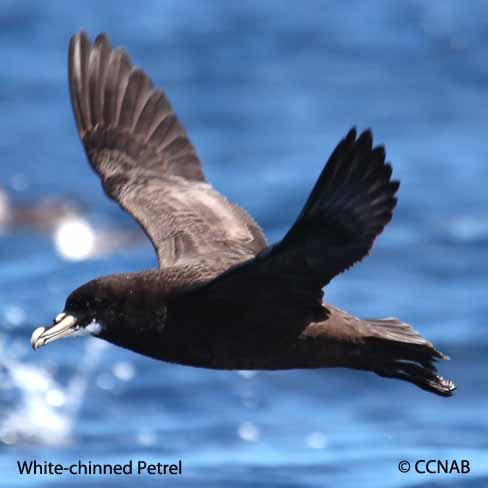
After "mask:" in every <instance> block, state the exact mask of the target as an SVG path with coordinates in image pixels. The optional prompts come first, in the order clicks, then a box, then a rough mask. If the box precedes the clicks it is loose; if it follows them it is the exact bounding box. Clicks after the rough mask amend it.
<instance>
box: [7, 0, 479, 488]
mask: <svg viewBox="0 0 488 488" xmlns="http://www.w3.org/2000/svg"><path fill="white" fill-rule="evenodd" d="M487 17H488V6H487V4H486V2H483V1H481V0H480V1H471V2H457V1H454V0H448V1H443V2H427V1H420V0H417V1H398V2H389V1H387V0H382V1H367V2H365V1H352V2H347V3H345V2H318V1H307V2H291V1H288V2H278V1H266V2H264V1H257V0H253V1H251V0H246V1H244V2H224V1H209V2H203V1H198V0H191V1H188V0H187V1H185V2H176V1H156V0H154V1H149V0H146V1H144V2H141V3H140V4H136V3H135V2H125V1H124V2H121V1H119V2H94V1H84V2H62V1H50V2H47V1H44V2H34V1H32V2H28V1H17V0H15V1H14V0H10V1H9V0H3V1H2V2H1V3H0V43H1V47H2V49H1V54H0V57H1V59H2V63H1V64H2V70H1V71H0V111H1V114H2V116H1V117H0V134H1V137H0V154H1V164H0V185H1V193H0V222H1V224H0V225H1V226H0V263H1V264H0V472H1V474H0V486H5V487H17V486H19V487H20V486H46V487H50V486H65V485H74V486H94V487H96V486H104V485H107V486H114V487H115V486H117V487H121V486H134V485H135V484H137V486H141V487H142V486H154V485H163V486H181V487H197V486H198V487H238V488H241V487H242V488H244V487H245V488H247V487H266V488H274V487H276V488H278V487H280V488H285V487H287V488H288V487H290V488H291V487H310V488H312V487H326V486H338V485H339V486H342V487H343V488H346V487H357V486H365V487H370V486H371V487H379V486H386V487H420V486H421V487H437V486H450V487H456V488H457V487H470V488H471V487H485V486H488V449H487V446H488V440H487V439H488V436H487V433H488V432H487V427H488V420H487V414H486V412H488V395H487V393H488V391H487V376H488V367H487V353H488V329H487V323H486V317H487V315H488V300H487V276H488V218H487V213H488V192H487V189H486V188H487V181H488V164H487V160H488V142H487V131H488V119H487V114H488V96H487V87H488V56H487V54H486V46H487V45H488V24H487V21H486V19H487ZM80 28H85V29H87V30H88V32H89V33H90V34H91V35H92V36H94V35H96V34H97V33H98V32H100V31H106V32H107V33H108V34H109V36H110V38H111V40H112V42H113V44H114V45H122V46H126V47H127V48H128V49H129V52H130V54H131V57H132V59H133V60H134V62H135V63H136V64H137V65H139V66H142V67H143V68H144V69H145V70H146V71H147V72H148V74H149V75H150V76H151V77H152V78H153V80H154V81H155V83H156V84H158V85H159V86H161V87H163V88H164V89H165V90H166V93H167V94H168V96H169V98H170V100H171V101H172V103H173V105H174V107H175V109H176V111H177V113H178V114H179V116H180V118H181V120H182V122H183V123H184V124H185V126H186V127H187V129H188V131H189V133H190V136H191V138H192V141H193V142H194V144H195V146H196V147H197V149H198V153H199V156H200V158H201V160H202V162H203V164H204V168H205V171H206V174H207V176H208V178H209V180H210V181H211V182H212V183H213V184H214V186H216V188H218V189H219V190H220V191H221V192H222V193H224V194H225V195H226V196H228V197H229V198H230V199H231V200H233V201H235V202H237V203H238V204H240V205H241V206H242V207H244V208H246V209H247V210H249V211H250V212H251V213H252V214H253V215H254V216H255V218H256V219H257V221H258V222H259V223H260V224H261V226H262V227H263V229H264V230H265V232H266V234H267V237H268V239H269V241H271V242H272V241H274V240H277V239H279V238H280V237H281V236H282V235H283V234H284V233H285V232H286V230H287V228H288V227H289V226H290V225H291V223H292V222H293V220H294V218H295V216H296V215H297V213H298V212H299V210H300V208H301V205H303V203H304V201H305V199H306V197H307V195H308V192H309V191H310V190H311V187H312V185H313V183H314V181H315V179H316V178H317V176H318V174H319V172H320V170H321V168H322V166H323V164H324V162H325V161H326V160H327V158H328V156H329V154H330V152H331V151H332V149H333V148H334V146H335V144H336V143H337V142H338V140H339V139H340V138H341V137H343V136H344V135H345V133H346V132H347V131H348V129H349V128H350V127H351V126H352V125H356V126H357V127H358V128H359V129H360V130H361V129H364V128H366V127H371V128H372V129H373V133H374V136H375V140H376V142H377V143H384V144H385V145H386V148H387V155H388V159H389V160H391V162H392V164H393V167H394V176H395V177H396V178H399V179H400V180H401V183H402V185H401V188H400V192H399V204H398V207H397V209H396V212H395V216H394V219H393V221H392V222H391V224H390V225H389V226H388V227H387V228H386V230H385V232H384V234H383V235H382V236H381V237H380V238H379V239H378V240H377V242H376V245H375V247H374V250H373V252H372V254H371V256H370V257H369V258H368V259H366V260H364V261H363V262H362V263H360V264H359V265H356V266H355V267H354V268H353V269H351V270H350V271H349V272H347V273H346V274H344V275H342V276H340V277H338V278H337V279H335V280H334V281H333V282H332V283H331V285H330V286H329V287H328V288H327V290H326V299H327V300H328V301H330V302H332V303H334V304H336V305H338V306H340V307H341V308H345V309H347V310H349V311H351V312H352V313H354V314H356V315H360V316H380V317H381V316H392V315H394V316H399V317H401V318H402V319H403V320H405V321H408V322H410V323H412V324H414V326H415V327H416V328H417V329H418V330H419V331H421V332H422V333H423V334H424V335H425V336H426V337H428V338H430V339H431V340H432V341H433V342H434V343H435V344H436V346H438V348H439V349H440V350H442V351H444V352H446V353H447V354H449V355H450V356H451V358H452V359H451V360H450V361H448V362H443V364H440V365H439V367H440V370H441V373H442V374H443V375H444V376H446V377H450V378H452V379H453V380H454V381H455V382H456V383H457V385H458V391H457V392H456V393H455V395H454V397H452V398H448V399H444V398H440V397H436V396H434V395H431V394H429V393H426V392H424V391H422V390H420V389H417V388H415V387H414V386H412V385H410V384H407V383H404V382H400V381H393V380H386V379H382V378H379V377H376V376H375V375H373V374H369V373H363V372H357V371H348V370H314V371H288V372H257V373H251V372H219V371H207V370H199V369H193V368H188V367H183V366H178V365H169V364H165V363H161V362H157V361H153V360H150V359H148V358H144V357H141V356H138V355H136V354H134V353H131V352H128V351H124V350H122V349H118V348H116V347H114V346H111V345H107V344H104V343H103V342H102V341H97V340H96V339H89V338H78V339H76V340H75V339H72V340H65V341H59V342H57V343H54V344H52V345H50V346H49V347H47V348H45V349H41V350H40V351H39V352H37V353H34V352H33V351H32V350H31V348H30V343H29V338H30V334H31V332H32V330H33V329H34V327H37V326H38V325H39V324H42V323H47V322H49V321H50V320H52V317H54V316H55V315H56V314H57V313H58V312H59V311H60V310H62V308H63V305H64V300H65V297H66V296H67V294H68V293H69V292H70V291H71V290H72V289H74V288H75V287H77V286H79V285H80V284H81V283H83V282H85V281H87V280H89V279H91V278H93V277H96V276H99V275H103V274H108V273H111V272H116V271H124V270H136V269H142V268H148V267H151V266H155V264H156V259H155V256H154V254H153V251H152V248H151V245H150V244H149V243H148V242H147V241H146V240H145V239H144V237H143V236H142V233H141V232H140V231H139V229H138V227H137V225H136V224H134V223H133V222H132V220H131V219H130V217H129V216H127V215H125V214H124V213H123V212H122V211H120V210H119V209H118V207H117V206H116V205H115V204H113V203H112V202H110V201H109V200H108V199H107V198H106V197H105V196H104V194H103V192H102V190H101V188H100V185H99V183H98V181H97V178H96V176H95V175H94V174H93V173H92V172H91V170H90V168H89V166H88V164H87V161H86V159H85V156H84V154H83V151H82V148H81V144H80V142H79V140H78V137H77V134H76V131H75V128H74V122H73V117H72V113H71V108H70V104H69V96H68V89H67V83H66V52H67V43H68V40H69V37H70V35H71V34H72V33H74V32H76V31H78V30H79V29H80ZM46 215H47V216H46ZM431 459H433V460H443V461H446V460H447V461H449V463H450V465H452V463H453V462H454V461H456V462H457V463H458V464H459V465H461V462H462V460H467V461H468V462H469V467H470V470H469V473H464V474H463V473H460V474H456V473H455V472H453V473H450V474H443V473H436V474H429V473H424V474H422V473H417V472H415V470H414V469H413V467H414V464H415V462H416V461H418V460H431ZM30 460H37V461H38V462H41V463H43V462H44V461H47V462H52V463H55V464H56V463H60V464H63V465H66V466H69V465H71V464H73V463H77V462H78V460H80V461H82V462H84V463H86V464H88V463H89V462H92V463H119V464H126V463H128V462H129V461H131V460H132V461H133V463H137V461H139V460H142V461H145V462H147V463H156V462H161V463H176V462H178V461H179V460H181V462H182V466H183V469H182V471H183V472H182V474H181V475H174V476H170V475H166V476H162V475H160V476H158V475H140V476H139V475H135V474H133V475H127V476H115V475H113V476H74V475H70V474H66V473H65V474H63V475H20V474H19V472H18V468H17V461H30ZM402 460H405V461H409V462H410V463H411V465H412V470H411V471H410V472H409V473H405V474H403V473H401V472H400V471H399V469H398V464H399V463H400V461H402ZM420 468H422V464H421V465H420Z"/></svg>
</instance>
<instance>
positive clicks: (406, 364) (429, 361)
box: [361, 318, 456, 396]
mask: <svg viewBox="0 0 488 488" xmlns="http://www.w3.org/2000/svg"><path fill="white" fill-rule="evenodd" d="M361 324H362V325H363V330H364V329H365V330H367V331H368V332H367V334H366V338H365V341H366V342H367V345H368V347H367V350H368V356H370V357H371V361H370V362H369V364H370V368H368V369H371V370H372V371H374V372H375V373H376V374H378V375H380V376H384V377H387V378H399V379H401V380H405V381H409V382H410V383H413V384H415V385H417V386H418V387H420V388H422V389H424V390H427V391H430V392H432V393H436V394H437V395H441V396H451V395H452V393H453V391H454V390H455V389H456V386H455V384H454V383H453V382H452V381H451V380H448V379H445V378H443V377H442V376H440V375H439V374H438V372H437V368H436V367H435V364H434V361H436V360H439V359H449V357H448V356H446V355H445V354H443V353H441V352H440V351H438V350H437V349H436V348H435V347H434V346H433V345H432V343H431V342H429V341H428V340H427V339H425V338H424V337H422V336H421V335H420V334H419V333H418V332H417V331H415V330H414V329H413V328H412V327H411V326H410V325H408V324H406V323H404V322H401V321H400V320H398V319H395V318H385V319H363V320H361Z"/></svg>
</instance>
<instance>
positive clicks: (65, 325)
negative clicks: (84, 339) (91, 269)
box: [31, 272, 166, 350]
mask: <svg viewBox="0 0 488 488" xmlns="http://www.w3.org/2000/svg"><path fill="white" fill-rule="evenodd" d="M165 314H166V306H165V297H164V291H162V290H161V288H160V287H159V286H158V283H157V281H155V280H152V279H151V273H150V272H141V273H119V274H114V275H110V276H105V277H101V278H97V279H95V280H92V281H89V282H88V283H85V284H84V285H82V286H80V287H79V288H77V289H76V290H74V291H73V292H72V293H71V294H70V295H69V296H68V298H67V300H66V304H65V307H64V310H63V311H62V312H61V313H59V314H58V315H56V317H55V318H54V320H53V323H52V324H51V325H48V326H41V327H38V328H37V329H36V330H34V332H33V333H32V337H31V344H32V347H33V348H34V350H37V349H39V348H40V347H42V346H44V345H46V344H48V343H50V342H53V341H56V340H58V339H62V338H63V337H70V336H78V335H94V336H99V337H101V338H102V339H105V340H108V341H109V342H112V343H115V344H119V343H120V342H121V341H122V342H123V341H124V339H126V338H130V337H131V336H133V335H134V334H136V333H142V332H143V331H144V330H145V329H148V328H150V327H159V326H161V325H162V324H164V320H165V318H166V317H165Z"/></svg>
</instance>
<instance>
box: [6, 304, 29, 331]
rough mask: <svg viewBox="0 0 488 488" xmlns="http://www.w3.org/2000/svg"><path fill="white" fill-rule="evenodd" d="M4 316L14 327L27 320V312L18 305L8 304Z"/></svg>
mask: <svg viewBox="0 0 488 488" xmlns="http://www.w3.org/2000/svg"><path fill="white" fill-rule="evenodd" d="M3 316H4V318H5V321H6V322H7V324H8V325H11V326H13V327H15V326H17V325H20V324H21V323H22V322H24V321H25V318H26V317H25V312H24V311H23V310H22V309H21V308H20V307H18V306H17V305H7V306H6V307H5V309H4V311H3Z"/></svg>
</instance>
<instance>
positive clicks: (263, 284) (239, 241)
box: [31, 32, 455, 396]
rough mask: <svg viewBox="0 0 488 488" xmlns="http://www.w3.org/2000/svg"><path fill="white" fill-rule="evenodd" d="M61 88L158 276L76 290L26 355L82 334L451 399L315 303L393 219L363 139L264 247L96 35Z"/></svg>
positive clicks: (368, 327) (423, 359)
mask: <svg viewBox="0 0 488 488" xmlns="http://www.w3.org/2000/svg"><path fill="white" fill-rule="evenodd" d="M69 85H70V92H71V102H72V104H73V111H74V115H75V119H76V124H77V127H78V131H79V134H80V137H81V140H82V141H83V145H84V147H85V151H86V154H87V156H88V159H89V161H90V164H91V166H92V167H93V169H94V170H95V171H96V172H97V174H98V175H99V177H100V179H101V181H102V185H103V189H104V190H105V193H106V194H107V195H108V196H109V197H110V198H112V199H113V200H115V201H116V202H118V204H119V205H120V206H121V207H122V208H123V209H124V210H126V211H127V212H129V213H130V214H131V215H132V216H133V217H134V218H135V219H136V220H137V222H139V224H140V225H141V227H142V228H143V230H144V231H145V233H146V234H147V236H148V237H149V239H150V240H151V242H152V244H153V246H154V248H155V250H156V253H157V256H158V261H159V267H158V268H157V269H151V270H147V271H140V272H134V273H120V274H113V275H109V276H103V277H100V278H96V279H94V280H92V281H90V282H88V283H85V284H84V285H82V286H81V287H79V288H78V289H76V290H75V291H73V292H72V293H71V294H70V296H69V297H68V299H67V300H66V305H65V308H64V311H63V312H62V313H60V314H59V315H58V316H57V317H56V318H55V319H54V322H53V324H52V325H50V326H46V327H39V328H37V329H36V330H35V331H34V333H33V334H32V339H31V342H32V346H33V348H34V349H38V348H39V347H41V346H43V345H45V344H47V343H49V342H51V341H54V340H57V339H59V338H62V337H67V336H70V335H73V334H75V333H80V332H87V333H92V334H93V335H97V336H98V337H100V338H102V339H105V340H107V341H109V342H112V343H113V344H116V345H118V346H122V347H125V348H127V349H131V350H133V351H136V352H138V353H141V354H144V355H146V356H150V357H152V358H155V359H160V360H164V361H170V362H174V363H180V364H186V365H191V366H200V367H205V368H216V369H229V370H231V369H246V370H253V369H254V370H255V369H266V370H277V369H291V368H327V367H346V368H354V369H363V370H368V371H373V372H375V373H377V374H379V375H380V376H385V377H391V378H399V379H402V380H406V381H409V382H411V383H414V384H415V385H417V386H419V387H420V388H423V389H425V390H428V391H431V392H433V393H437V394H438V395H443V396H449V395H451V393H452V391H453V390H454V389H455V385H454V383H453V382H452V381H450V380H446V379H444V378H442V377H440V376H439V375H438V374H437V369H436V368H435V366H434V361H435V360H436V359H446V356H445V355H444V354H442V353H441V352H439V351H438V350H436V349H435V348H434V346H433V345H432V344H431V343H430V342H429V341H428V340H426V339H424V338H423V337H422V336H421V335H420V334H418V333H417V332H416V331H415V330H413V329H412V327H410V325H408V324H406V323H403V322H401V321H400V320H398V319H395V318H385V319H359V318H357V317H354V316H352V315H350V314H348V313H347V312H344V311H343V310H340V309H338V308H336V307H334V306H332V305H329V304H326V303H323V302H322V297H323V292H322V288H323V287H324V286H325V285H327V284H328V283H329V282H330V281H331V280H332V278H334V277H335V276H336V275H338V274H339V273H342V272H343V271H345V270H346V269H348V268H349V267H350V266H352V265H353V264H354V263H355V262H357V261H360V260H361V259H362V258H364V257H365V256H366V255H367V254H368V253H369V250H370V249H371V246H372V244H373V242H374V240H375V238H376V236H377V235H378V234H380V233H381V231H382V230H383V228H384V226H385V225H386V224H387V223H388V222H389V221H390V219H391V216H392V212H393V209H394V207H395V205H396V198H395V193H396V191H397V190H398V187H399V183H398V182H397V181H392V180H391V166H390V165H389V164H388V163H385V150H384V148H383V147H382V146H377V147H375V148H373V147H372V135H371V132H370V131H369V130H367V131H365V132H363V133H362V134H361V135H360V136H359V137H358V138H357V137H356V131H355V129H352V130H350V131H349V133H348V134H347V135H346V137H345V138H344V139H343V140H342V141H340V142H339V144H338V145H337V147H336V148H335V150H334V152H333V153H332V155H331V156H330V158H329V161H328V162H327V164H326V166H325V168H324V170H323V171H322V174H321V175H320V177H319V179H318V181H317V183H316V184H315V187H314V189H313V190H312V193H311V195H310V196H309V198H308V200H307V202H306V204H305V207H304V208H303V210H302V211H301V213H300V215H299V216H298V218H297V220H296V221H295V223H294V224H293V226H292V227H291V229H290V230H289V231H288V233H287V234H286V235H285V237H284V238H283V239H282V240H281V241H280V242H278V243H276V244H274V245H271V246H268V245H267V244H266V240H265V238H264V236H263V233H262V231H261V229H260V228H259V226H258V225H257V224H256V222H254V220H253V219H252V218H251V217H250V216H249V215H248V214H247V213H246V212H245V211H244V210H242V209H240V208H239V207H238V206H236V205H235V204H233V203H231V202H229V201H228V200H226V199H225V198H224V197H222V196H221V195H220V194H219V193H218V192H217V191H216V190H214V189H213V188H212V186H211V185H210V184H209V183H208V182H207V181H206V179H205V176H204V174H203V172H202V168H201V165H200V161H199V160H198V157H197V155H196V153H195V149H194V147H193V146H192V144H191V143H190V141H189V139H188V136H187V134H186V132H185V129H184V128H183V126H182V125H181V124H180V122H179V121H178V119H177V117H176V115H175V113H174V112H173V110H172V108H171V105H170V104H169V102H168V100H167V98H166V96H165V95H164V93H163V92H162V91H161V90H159V89H157V88H154V87H153V84H152V82H151V80H150V79H149V78H148V77H147V76H146V75H145V73H144V72H143V71H142V70H140V69H138V68H136V67H134V66H133V65H132V63H131V61H130V59H129V56H128V55H127V53H126V52H125V51H124V50H123V49H115V50H114V49H112V47H111V45H110V42H109V41H108V39H107V37H106V35H105V34H101V35H99V36H98V37H97V38H96V39H95V42H94V43H91V41H90V40H89V39H88V37H87V35H86V33H85V32H80V33H78V34H76V35H74V36H73V37H72V39H71V42H70V46H69Z"/></svg>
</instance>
